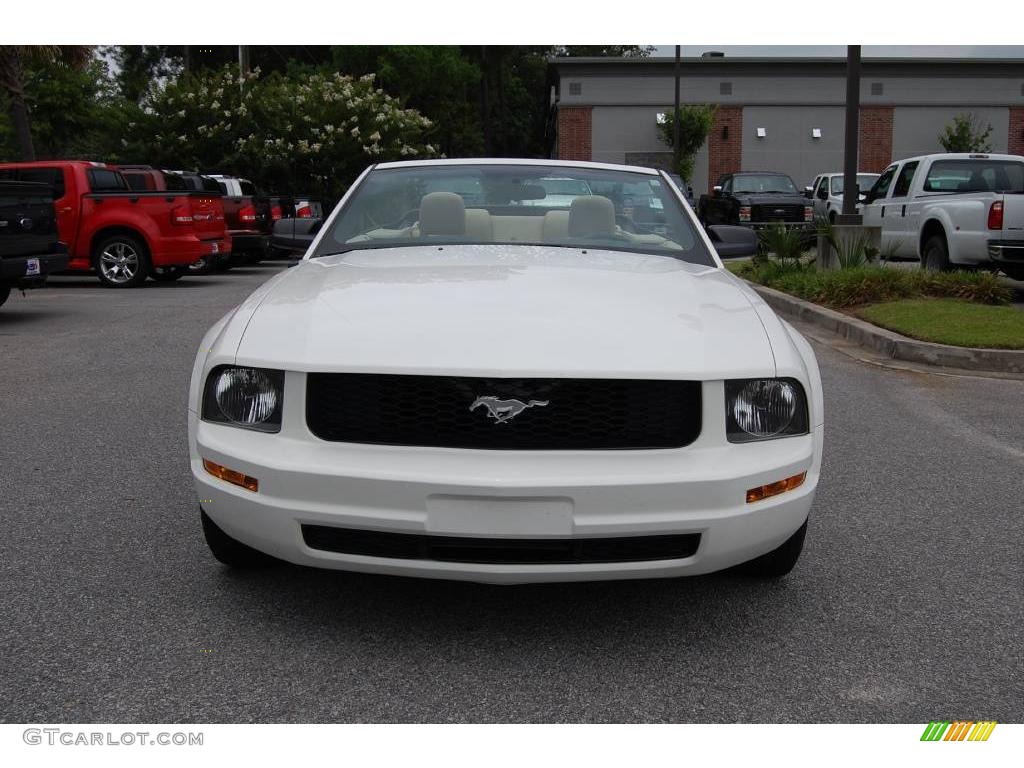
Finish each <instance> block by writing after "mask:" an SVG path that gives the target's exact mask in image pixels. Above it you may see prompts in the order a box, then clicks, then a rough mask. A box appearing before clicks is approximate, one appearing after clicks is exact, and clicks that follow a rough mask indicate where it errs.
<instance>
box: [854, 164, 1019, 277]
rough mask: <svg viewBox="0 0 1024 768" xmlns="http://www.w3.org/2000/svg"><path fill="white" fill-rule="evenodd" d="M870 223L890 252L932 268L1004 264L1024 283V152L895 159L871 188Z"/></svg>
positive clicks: (866, 206) (866, 216)
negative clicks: (916, 259) (1021, 154)
mask: <svg viewBox="0 0 1024 768" xmlns="http://www.w3.org/2000/svg"><path fill="white" fill-rule="evenodd" d="M864 223H865V224H867V225H871V226H878V227H881V228H882V252H883V253H885V254H888V255H891V256H895V257H897V258H899V257H910V258H918V259H920V260H921V266H922V267H925V268H926V269H931V270H939V271H943V270H948V269H953V268H957V267H960V268H975V267H990V268H999V269H1001V270H1003V272H1005V273H1006V274H1007V275H1009V276H1010V277H1012V278H1015V279H1017V280H1024V157H1021V156H1019V155H993V154H984V153H972V154H963V153H954V154H935V155H924V156H921V157H910V158H907V159H906V160H900V161H898V162H895V163H893V164H892V165H890V166H889V167H888V168H886V169H885V171H883V172H882V175H881V176H880V177H879V178H878V181H876V182H875V185H874V186H873V187H872V188H871V191H870V192H868V195H867V198H866V200H865V204H864Z"/></svg>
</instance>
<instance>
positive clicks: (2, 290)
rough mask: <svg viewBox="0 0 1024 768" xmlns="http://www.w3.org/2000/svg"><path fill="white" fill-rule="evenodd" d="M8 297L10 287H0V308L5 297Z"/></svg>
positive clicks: (5, 299)
mask: <svg viewBox="0 0 1024 768" xmlns="http://www.w3.org/2000/svg"><path fill="white" fill-rule="evenodd" d="M10 295H11V286H9V285H0V307H2V306H3V305H4V302H5V301H7V297H8V296H10Z"/></svg>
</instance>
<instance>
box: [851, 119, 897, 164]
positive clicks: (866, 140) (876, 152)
mask: <svg viewBox="0 0 1024 768" xmlns="http://www.w3.org/2000/svg"><path fill="white" fill-rule="evenodd" d="M892 114H893V108H892V107H863V106H862V107H861V108H860V148H859V150H860V162H859V163H858V165H857V170H858V171H864V172H865V173H881V172H882V171H884V170H885V169H886V167H887V166H888V165H889V163H891V162H892Z"/></svg>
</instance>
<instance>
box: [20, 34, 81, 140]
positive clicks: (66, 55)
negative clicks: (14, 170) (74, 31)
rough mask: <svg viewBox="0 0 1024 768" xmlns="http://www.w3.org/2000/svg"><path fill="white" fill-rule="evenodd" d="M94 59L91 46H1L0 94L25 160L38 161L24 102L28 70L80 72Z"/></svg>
mask: <svg viewBox="0 0 1024 768" xmlns="http://www.w3.org/2000/svg"><path fill="white" fill-rule="evenodd" d="M92 58H93V46H91V45H0V90H2V91H3V93H4V95H5V96H6V100H7V114H8V116H9V117H10V120H11V127H12V130H13V132H14V140H15V144H16V147H17V151H18V155H19V156H20V158H21V159H22V160H35V159H36V152H35V146H34V145H33V143H32V126H31V122H30V118H29V109H28V106H27V104H26V102H25V77H26V70H27V69H28V68H30V67H37V68H51V69H57V70H59V69H70V70H81V69H83V68H85V67H86V66H88V64H89V62H90V61H91V60H92Z"/></svg>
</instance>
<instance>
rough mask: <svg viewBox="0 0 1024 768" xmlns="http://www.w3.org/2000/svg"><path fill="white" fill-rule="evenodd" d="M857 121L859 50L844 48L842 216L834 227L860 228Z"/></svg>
mask: <svg viewBox="0 0 1024 768" xmlns="http://www.w3.org/2000/svg"><path fill="white" fill-rule="evenodd" d="M859 120H860V46H859V45H848V46H846V137H845V139H846V145H845V152H844V154H843V212H842V215H840V216H839V217H838V218H837V220H836V223H837V224H862V223H863V217H862V216H861V215H860V214H859V213H857V203H859V202H860V190H858V189H857V146H858V144H859V136H860V132H859Z"/></svg>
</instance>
